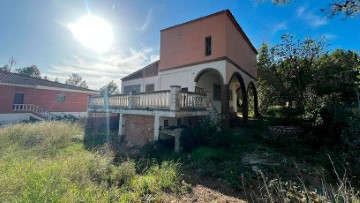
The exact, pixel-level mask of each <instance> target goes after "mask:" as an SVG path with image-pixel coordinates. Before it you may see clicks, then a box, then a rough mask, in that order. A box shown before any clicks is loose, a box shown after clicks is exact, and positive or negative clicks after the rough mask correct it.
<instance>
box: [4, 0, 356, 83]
mask: <svg viewBox="0 0 360 203" xmlns="http://www.w3.org/2000/svg"><path fill="white" fill-rule="evenodd" d="M329 2H331V0H323V1H310V0H307V1H306V0H296V1H293V2H292V3H290V4H285V5H282V6H276V5H274V4H272V3H271V2H270V1H269V0H268V1H262V0H171V1H169V0H36V1H24V0H1V1H0V27H1V30H0V65H5V64H8V62H9V59H10V58H11V57H13V58H14V59H16V64H15V66H14V67H13V68H22V67H26V66H30V65H33V64H34V65H37V67H38V68H39V69H40V72H41V74H42V75H43V76H44V75H46V76H47V77H48V79H50V80H54V79H55V78H58V79H59V80H60V82H65V80H66V79H67V78H68V77H69V75H71V73H79V74H80V75H81V76H82V77H83V79H84V80H85V81H86V82H87V84H88V85H89V87H90V88H92V89H98V88H100V87H101V86H103V85H105V84H106V83H108V82H110V81H111V80H114V81H115V82H116V83H117V84H119V85H120V79H121V78H122V77H124V76H126V75H128V74H130V73H132V72H134V71H136V70H138V69H140V68H142V67H144V66H145V65H147V64H149V63H151V62H153V61H155V60H158V59H159V52H160V50H159V49H160V30H162V29H164V28H167V27H170V26H173V25H176V24H180V23H183V22H186V21H189V20H192V19H195V18H199V17H202V16H206V15H209V14H211V13H215V12H218V11H221V10H225V9H229V10H230V11H231V12H232V14H233V15H234V16H235V18H236V20H237V21H238V23H239V24H240V26H241V27H242V28H243V30H244V32H245V33H246V35H247V36H248V37H249V39H250V41H251V42H252V43H253V44H254V46H255V47H256V48H257V49H258V48H260V46H261V44H262V43H264V42H265V43H269V44H276V43H278V42H279V41H280V36H281V35H283V34H286V33H288V34H293V35H295V36H297V37H298V38H300V39H302V38H304V37H305V36H311V37H314V38H319V37H321V36H323V37H325V38H326V40H327V44H329V45H328V46H327V49H329V50H330V51H331V50H334V49H337V48H342V49H346V50H348V49H349V50H360V17H357V18H347V19H344V18H342V17H341V16H337V17H335V18H332V19H329V18H328V17H327V15H326V14H325V13H323V12H321V11H320V9H322V8H327V4H328V3H329ZM88 14H91V15H95V16H97V17H99V18H101V19H103V20H104V21H106V22H107V23H108V24H110V25H111V27H112V31H113V35H114V39H113V42H112V44H111V47H110V48H109V49H108V50H107V51H104V52H102V53H99V52H97V51H94V50H92V49H89V48H87V47H86V46H84V45H83V44H81V43H80V42H79V41H78V40H77V39H76V37H74V35H73V33H72V32H71V30H70V29H69V25H70V24H73V23H75V22H77V21H78V20H79V19H80V18H81V17H83V16H86V15H88ZM104 40H106V39H104Z"/></svg>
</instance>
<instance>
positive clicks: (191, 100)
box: [180, 92, 207, 109]
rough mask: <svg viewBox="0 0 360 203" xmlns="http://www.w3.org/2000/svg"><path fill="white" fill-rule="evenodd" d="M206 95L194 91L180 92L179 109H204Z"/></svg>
mask: <svg viewBox="0 0 360 203" xmlns="http://www.w3.org/2000/svg"><path fill="white" fill-rule="evenodd" d="M206 101H207V100H206V95H205V94H200V93H194V92H180V109H206V107H207V103H206Z"/></svg>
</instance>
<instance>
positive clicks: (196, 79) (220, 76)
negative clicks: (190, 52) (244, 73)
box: [194, 68, 224, 84]
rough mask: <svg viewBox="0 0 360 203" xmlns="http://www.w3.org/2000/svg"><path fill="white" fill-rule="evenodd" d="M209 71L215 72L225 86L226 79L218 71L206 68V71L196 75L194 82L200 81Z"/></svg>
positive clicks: (203, 70)
mask: <svg viewBox="0 0 360 203" xmlns="http://www.w3.org/2000/svg"><path fill="white" fill-rule="evenodd" d="M208 71H214V72H215V73H216V74H217V75H218V76H219V78H220V80H221V84H224V78H223V76H222V75H221V73H220V72H219V71H218V70H216V69H215V68H205V69H202V70H201V71H199V72H198V74H197V75H196V77H195V79H194V82H198V81H199V79H200V78H201V76H202V75H203V74H204V73H206V72H208Z"/></svg>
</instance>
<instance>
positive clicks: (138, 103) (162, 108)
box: [88, 86, 210, 117]
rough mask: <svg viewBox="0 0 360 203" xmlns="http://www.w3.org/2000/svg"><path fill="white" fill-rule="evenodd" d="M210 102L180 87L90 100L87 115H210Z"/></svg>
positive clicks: (91, 98)
mask: <svg viewBox="0 0 360 203" xmlns="http://www.w3.org/2000/svg"><path fill="white" fill-rule="evenodd" d="M209 102H210V101H209V98H208V97H207V95H206V94H204V93H195V92H185V91H181V88H180V86H171V90H162V91H155V92H142V93H129V94H128V95H124V94H121V95H111V96H109V97H103V96H92V97H90V98H89V103H88V112H111V113H131V114H141V115H151V113H152V112H162V113H163V116H170V117H176V116H180V115H182V116H196V115H199V116H200V115H208V114H209V113H208V108H209ZM153 114H155V113H153Z"/></svg>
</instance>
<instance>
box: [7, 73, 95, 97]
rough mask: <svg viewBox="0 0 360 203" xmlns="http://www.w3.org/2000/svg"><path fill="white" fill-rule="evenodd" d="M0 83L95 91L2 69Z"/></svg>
mask: <svg viewBox="0 0 360 203" xmlns="http://www.w3.org/2000/svg"><path fill="white" fill-rule="evenodd" d="M0 84H13V85H21V86H30V87H37V86H46V87H53V88H63V89H71V90H78V91H90V92H97V91H95V90H91V89H87V88H83V87H77V86H74V85H67V84H63V83H59V82H53V81H49V80H45V79H41V78H35V77H28V76H24V75H20V74H17V73H12V72H4V71H0Z"/></svg>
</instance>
